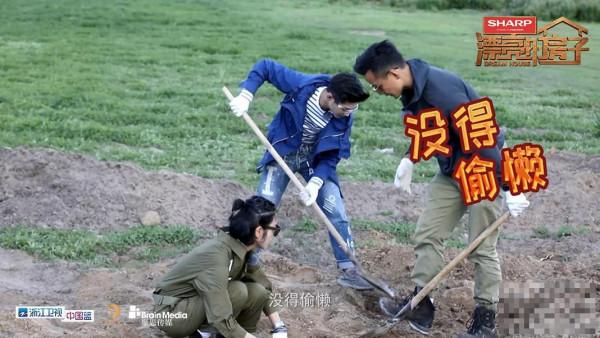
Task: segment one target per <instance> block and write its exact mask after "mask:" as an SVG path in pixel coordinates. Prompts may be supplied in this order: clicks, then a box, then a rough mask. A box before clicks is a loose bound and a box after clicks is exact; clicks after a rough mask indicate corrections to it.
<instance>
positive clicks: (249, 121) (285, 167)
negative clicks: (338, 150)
mask: <svg viewBox="0 0 600 338" xmlns="http://www.w3.org/2000/svg"><path fill="white" fill-rule="evenodd" d="M223 93H225V96H227V98H228V99H229V101H231V100H233V95H232V94H231V92H230V91H229V89H227V87H223ZM242 118H243V119H244V121H246V123H247V124H248V125H249V126H250V128H251V129H252V131H253V132H254V134H256V136H258V138H259V139H260V141H261V142H262V144H263V145H264V146H265V147H266V148H267V151H268V152H269V153H271V156H273V158H274V159H275V161H277V164H279V166H280V167H281V168H282V169H283V171H284V172H285V173H286V175H288V177H289V178H290V180H292V182H293V183H294V185H295V186H296V188H298V190H300V191H304V185H303V184H302V183H301V182H300V180H299V179H298V177H296V175H294V172H292V170H291V169H290V167H288V165H287V163H285V161H284V160H283V158H281V156H279V154H278V153H277V150H275V148H273V146H272V145H271V142H269V140H267V138H266V137H265V135H264V134H263V133H262V131H261V130H260V129H258V126H256V123H254V121H253V120H252V118H251V117H250V116H248V114H244V115H242ZM313 209H315V211H316V212H317V214H318V215H319V218H320V219H321V221H322V222H323V223H325V226H326V227H327V230H328V231H329V233H331V234H332V235H333V237H334V238H335V240H336V241H337V242H338V243H339V244H340V246H341V247H342V249H343V250H344V252H346V254H347V255H348V257H349V258H350V259H351V260H352V262H353V263H355V264H356V263H357V262H355V260H356V258H354V255H353V254H352V252H350V249H349V248H348V245H347V244H346V242H345V241H344V239H343V238H342V236H340V234H339V232H338V231H337V230H336V228H335V227H334V226H333V224H331V222H330V221H329V218H327V216H326V215H325V213H324V212H323V210H321V208H320V207H319V206H318V205H317V203H313Z"/></svg>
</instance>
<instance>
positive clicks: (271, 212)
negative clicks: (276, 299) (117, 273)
mask: <svg viewBox="0 0 600 338" xmlns="http://www.w3.org/2000/svg"><path fill="white" fill-rule="evenodd" d="M278 233H279V226H278V225H277V220H276V215H275V205H274V204H273V203H271V202H270V201H268V200H267V199H265V198H262V197H259V196H253V197H251V198H249V199H247V200H245V201H243V200H241V199H237V200H235V202H234V203H233V208H232V212H231V215H230V216H229V226H228V227H224V228H222V229H221V230H219V233H218V234H217V237H216V238H214V239H211V240H209V241H207V242H205V243H204V244H202V245H201V246H199V247H197V248H195V249H194V250H192V251H191V252H190V253H189V254H188V255H187V256H185V257H184V258H183V259H182V260H181V261H180V262H178V263H177V264H176V265H175V266H174V267H173V268H172V269H171V271H169V272H168V273H167V274H166V275H165V276H164V277H163V278H162V279H161V280H160V282H159V283H158V285H157V289H156V290H155V291H154V294H153V298H154V312H155V313H156V314H157V315H158V314H160V313H165V312H170V313H177V312H181V313H185V314H187V318H174V319H172V321H171V322H170V323H168V322H165V325H164V326H159V328H160V329H161V330H162V331H164V332H165V333H166V334H167V335H169V336H170V337H185V336H199V335H200V334H201V335H202V336H203V337H209V336H210V335H209V332H213V334H212V336H213V337H214V336H216V337H219V336H221V335H222V336H224V337H234V338H251V337H254V335H252V334H251V333H250V332H254V331H256V324H257V323H258V320H259V319H260V315H261V313H264V314H265V315H266V316H268V317H269V320H270V321H271V324H272V325H273V331H272V333H273V336H274V337H278V338H287V329H286V328H285V326H284V324H283V322H282V321H281V320H280V318H279V314H278V313H277V311H276V309H275V308H273V307H272V306H271V304H270V303H271V302H270V295H271V282H270V281H269V280H268V279H267V277H266V275H265V273H264V272H263V271H262V269H261V268H260V267H258V266H249V265H248V264H247V263H248V262H247V257H248V256H249V253H250V252H251V251H252V250H254V249H256V248H261V249H267V248H268V247H269V244H270V243H271V241H272V240H273V237H275V236H277V234H278ZM167 324H171V325H167ZM215 331H217V332H218V335H217V334H216V332H215Z"/></svg>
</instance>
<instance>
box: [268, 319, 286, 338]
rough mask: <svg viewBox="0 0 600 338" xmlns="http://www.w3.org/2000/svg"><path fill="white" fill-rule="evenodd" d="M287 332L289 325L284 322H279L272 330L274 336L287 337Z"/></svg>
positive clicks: (278, 337)
mask: <svg viewBox="0 0 600 338" xmlns="http://www.w3.org/2000/svg"><path fill="white" fill-rule="evenodd" d="M287 332H288V330H287V327H285V324H283V322H279V323H277V326H276V327H275V328H274V329H273V330H271V334H272V335H273V338H287Z"/></svg>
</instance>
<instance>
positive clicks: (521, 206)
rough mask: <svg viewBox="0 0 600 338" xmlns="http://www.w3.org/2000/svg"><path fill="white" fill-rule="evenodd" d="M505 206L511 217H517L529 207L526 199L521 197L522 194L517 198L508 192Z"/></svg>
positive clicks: (523, 196)
mask: <svg viewBox="0 0 600 338" xmlns="http://www.w3.org/2000/svg"><path fill="white" fill-rule="evenodd" d="M506 205H507V206H508V211H510V215H511V216H512V217H518V216H519V215H520V214H521V213H522V212H523V211H524V210H525V209H527V207H528V206H529V201H528V200H527V197H525V195H523V193H520V194H518V195H517V196H513V194H511V193H510V191H507V192H506Z"/></svg>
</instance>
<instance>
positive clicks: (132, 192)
mask: <svg viewBox="0 0 600 338" xmlns="http://www.w3.org/2000/svg"><path fill="white" fill-rule="evenodd" d="M0 180H1V182H2V184H1V185H0V225H13V224H25V225H33V226H48V227H55V228H89V229H107V228H112V229H118V228H126V227H130V226H133V225H137V224H140V223H141V218H142V216H143V215H144V214H145V213H146V212H148V211H156V212H158V214H159V215H160V218H161V220H162V223H163V224H188V225H192V226H198V227H214V226H215V225H222V224H223V222H224V220H225V215H226V214H227V211H228V210H231V209H230V208H231V203H232V202H233V199H234V198H236V197H244V196H247V195H248V194H249V192H248V191H247V190H246V189H244V188H243V187H242V186H241V185H239V184H237V183H233V182H230V181H210V180H206V179H202V178H199V177H196V176H192V175H186V174H176V173H173V172H168V171H159V172H147V171H144V170H143V169H141V168H140V167H139V166H136V165H133V164H129V163H116V162H102V161H98V160H95V159H92V158H90V157H88V156H83V155H77V154H65V153H61V152H58V151H54V150H46V149H44V150H30V149H25V148H18V149H14V150H12V149H0Z"/></svg>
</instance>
